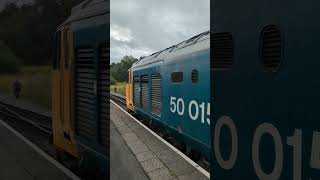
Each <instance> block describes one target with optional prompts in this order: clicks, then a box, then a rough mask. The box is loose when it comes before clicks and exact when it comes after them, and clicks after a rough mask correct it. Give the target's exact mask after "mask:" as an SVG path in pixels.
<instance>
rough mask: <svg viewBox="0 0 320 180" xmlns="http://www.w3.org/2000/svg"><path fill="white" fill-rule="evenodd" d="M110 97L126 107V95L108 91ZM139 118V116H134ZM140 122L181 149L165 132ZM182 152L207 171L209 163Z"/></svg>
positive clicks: (187, 150) (145, 122)
mask: <svg viewBox="0 0 320 180" xmlns="http://www.w3.org/2000/svg"><path fill="white" fill-rule="evenodd" d="M110 98H111V100H113V101H114V102H116V103H117V104H118V105H119V106H120V107H122V108H123V109H126V97H125V96H122V95H120V94H115V93H111V92H110ZM136 118H137V119H138V120H139V117H136ZM140 121H141V122H142V123H144V124H145V125H146V126H148V127H149V128H150V129H151V130H153V131H154V132H155V133H157V134H158V135H159V136H160V137H162V138H163V139H164V140H166V141H167V142H169V143H170V144H171V145H173V146H175V147H176V148H177V149H180V150H181V144H180V143H177V142H176V141H174V140H173V138H172V137H170V136H167V135H166V134H165V133H163V132H162V131H161V130H160V129H159V128H157V127H154V126H152V125H151V124H150V123H149V122H148V121H142V120H140ZM182 153H184V154H185V155H187V156H188V157H189V158H191V159H192V160H194V161H195V162H196V161H197V162H196V163H197V164H198V165H199V166H201V167H202V168H203V169H205V170H207V171H209V169H210V163H209V162H208V161H207V160H205V159H203V158H200V160H195V157H193V154H191V153H190V150H189V149H186V151H183V150H182Z"/></svg>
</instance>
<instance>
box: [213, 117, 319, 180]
mask: <svg viewBox="0 0 320 180" xmlns="http://www.w3.org/2000/svg"><path fill="white" fill-rule="evenodd" d="M223 126H225V127H227V128H228V129H229V131H230V133H231V138H232V140H231V153H230V156H229V158H228V159H227V160H224V159H223V158H222V156H221V152H220V136H221V134H220V132H221V128H222V127H223ZM266 134H268V135H271V137H272V139H273V142H274V148H275V150H274V152H275V159H274V165H273V170H272V172H270V173H266V172H264V171H263V169H262V167H261V163H260V157H259V156H260V142H261V139H262V137H263V136H264V135H266ZM211 142H212V143H213V146H214V154H215V158H216V161H217V162H218V164H219V166H220V167H221V168H223V169H226V170H230V169H232V167H233V166H234V164H235V163H236V160H237V156H238V134H237V128H236V125H235V124H234V122H233V120H232V119H231V118H230V117H228V116H222V117H221V118H219V119H218V120H217V122H216V124H215V128H214V137H213V141H211ZM286 144H287V145H288V146H291V147H292V149H293V153H292V156H293V161H292V163H293V166H292V173H293V174H292V177H293V180H301V168H302V165H301V164H302V130H301V129H295V130H294V133H293V135H292V136H290V137H287V138H286ZM251 148H252V162H253V167H254V170H255V173H256V175H257V176H258V177H259V179H263V180H265V179H279V178H280V176H281V173H282V169H283V157H284V154H283V148H284V145H283V142H282V138H281V135H280V133H279V131H278V129H277V128H276V127H275V126H274V125H272V124H270V123H262V124H260V125H259V126H258V127H257V128H256V130H255V132H254V136H253V140H252V147H251ZM309 165H310V167H311V168H313V169H320V132H318V131H314V132H313V137H312V147H311V156H310V164H309Z"/></svg>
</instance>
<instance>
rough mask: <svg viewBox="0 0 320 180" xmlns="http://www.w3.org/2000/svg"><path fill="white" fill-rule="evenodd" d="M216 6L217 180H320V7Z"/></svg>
mask: <svg viewBox="0 0 320 180" xmlns="http://www.w3.org/2000/svg"><path fill="white" fill-rule="evenodd" d="M211 6H212V8H211V10H212V11H213V12H214V13H213V16H212V18H211V20H212V22H213V23H212V24H211V25H212V30H214V31H215V32H216V33H214V34H211V41H212V42H213V43H212V45H211V50H212V51H211V53H212V54H211V55H212V56H211V57H212V63H211V65H212V71H211V72H212V73H211V78H210V81H211V82H210V84H212V85H213V86H212V91H211V92H212V93H213V95H212V96H211V97H212V100H214V101H213V102H214V108H212V107H211V108H212V114H213V116H212V118H211V120H212V126H211V127H212V149H213V152H214V153H213V156H212V160H213V161H212V163H211V164H210V165H211V167H212V174H211V177H212V178H214V179H286V180H301V179H314V180H315V179H320V156H319V154H320V121H319V119H320V113H319V101H320V94H319V92H320V80H319V66H320V61H319V59H320V53H319V47H320V46H319V42H320V34H319V31H320V26H319V24H318V23H316V22H317V20H318V18H319V15H320V11H319V10H320V2H319V1H314V0H305V1H287V0H284V1H278V0H268V1H251V0H244V1H238V0H216V1H214V2H213V3H211ZM213 27H214V28H213ZM222 142H223V143H222Z"/></svg>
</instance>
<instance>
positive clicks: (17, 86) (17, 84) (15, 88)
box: [13, 80, 22, 98]
mask: <svg viewBox="0 0 320 180" xmlns="http://www.w3.org/2000/svg"><path fill="white" fill-rule="evenodd" d="M21 88H22V84H21V81H19V80H16V81H15V82H14V83H13V94H14V95H15V96H16V98H18V97H19V96H20V92H21Z"/></svg>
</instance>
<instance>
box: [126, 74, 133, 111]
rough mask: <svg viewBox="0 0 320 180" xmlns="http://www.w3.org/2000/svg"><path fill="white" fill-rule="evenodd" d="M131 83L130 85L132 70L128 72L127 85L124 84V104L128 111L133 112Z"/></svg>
mask: <svg viewBox="0 0 320 180" xmlns="http://www.w3.org/2000/svg"><path fill="white" fill-rule="evenodd" d="M132 99H133V83H132V70H131V69H129V70H128V83H127V84H126V104H127V108H128V111H133V101H132Z"/></svg>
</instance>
